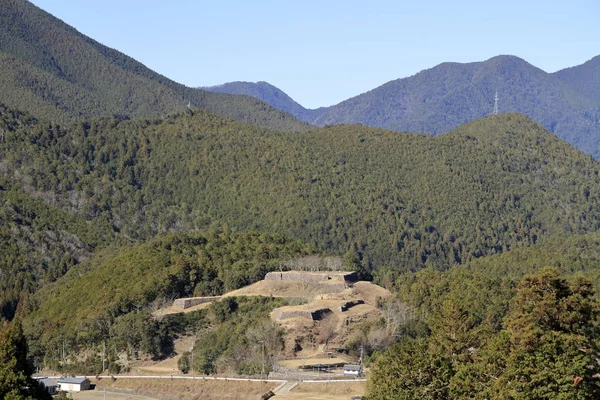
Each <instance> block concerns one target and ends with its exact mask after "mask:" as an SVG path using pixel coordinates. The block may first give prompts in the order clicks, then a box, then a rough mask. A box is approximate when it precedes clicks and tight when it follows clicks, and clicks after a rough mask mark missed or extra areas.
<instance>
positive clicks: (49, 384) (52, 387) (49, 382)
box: [38, 378, 58, 395]
mask: <svg viewBox="0 0 600 400" xmlns="http://www.w3.org/2000/svg"><path fill="white" fill-rule="evenodd" d="M38 382H40V383H41V384H42V385H44V387H45V388H46V390H47V391H48V393H50V394H51V395H55V394H57V393H58V390H57V389H58V384H57V383H56V382H55V381H54V379H50V378H38Z"/></svg>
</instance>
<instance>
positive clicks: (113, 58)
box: [0, 0, 309, 131]
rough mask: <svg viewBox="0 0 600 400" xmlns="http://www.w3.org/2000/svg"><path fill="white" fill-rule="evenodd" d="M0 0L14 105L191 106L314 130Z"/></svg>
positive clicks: (85, 115) (0, 32) (154, 112)
mask: <svg viewBox="0 0 600 400" xmlns="http://www.w3.org/2000/svg"><path fill="white" fill-rule="evenodd" d="M0 5H1V7H0V62H1V63H2V70H3V74H2V76H1V77H0V102H1V103H4V104H6V105H9V106H11V107H13V108H17V109H20V110H25V111H28V112H30V113H31V114H33V115H34V116H36V117H40V118H44V119H48V120H53V121H61V122H68V121H73V120H81V119H89V118H97V117H102V116H111V115H119V116H127V117H131V118H155V117H160V116H164V115H167V114H172V113H180V112H184V111H186V109H187V108H186V106H187V105H188V104H191V106H192V107H193V108H197V109H198V108H199V109H205V110H208V111H211V112H214V113H216V114H218V115H221V116H222V117H225V118H231V119H234V120H238V121H243V122H245V123H249V124H254V125H257V126H262V127H266V128H270V129H279V130H285V131H298V130H306V129H309V127H308V125H307V124H306V123H303V122H300V121H298V120H296V119H295V118H293V117H292V116H290V115H288V114H286V113H284V112H282V111H280V110H277V109H275V108H274V107H272V106H270V105H268V104H266V103H263V102H261V101H259V100H257V99H255V98H251V97H248V96H235V95H227V94H215V93H210V92H207V91H203V90H200V89H194V88H189V87H186V86H184V85H181V84H179V83H176V82H174V81H172V80H170V79H168V78H166V77H165V76H163V75H160V74H158V73H156V72H154V71H152V70H150V69H149V68H147V67H146V66H145V65H143V64H141V63H139V62H138V61H136V60H134V59H133V58H131V57H129V56H127V55H125V54H123V53H121V52H119V51H117V50H114V49H111V48H109V47H107V46H104V45H102V44H100V43H99V42H97V41H95V40H94V39H92V38H90V37H88V36H86V35H83V34H81V33H79V32H78V31H77V30H76V29H75V28H73V27H71V26H69V25H68V24H66V23H64V22H63V21H61V20H60V19H58V18H56V17H54V16H52V15H51V14H49V13H47V12H45V11H43V10H42V9H40V8H38V7H37V6H35V5H33V4H32V3H29V2H27V1H25V0H1V1H0Z"/></svg>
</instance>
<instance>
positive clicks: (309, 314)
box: [278, 308, 332, 321]
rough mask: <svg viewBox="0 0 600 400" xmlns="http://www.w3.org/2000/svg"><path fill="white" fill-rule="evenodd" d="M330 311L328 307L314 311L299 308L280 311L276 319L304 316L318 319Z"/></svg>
mask: <svg viewBox="0 0 600 400" xmlns="http://www.w3.org/2000/svg"><path fill="white" fill-rule="evenodd" d="M331 312H332V311H331V310H330V309H329V308H322V309H319V310H315V311H301V310H296V311H280V312H279V316H278V319H280V320H281V319H288V318H304V319H310V320H312V321H318V320H320V319H323V318H324V317H325V316H326V315H327V314H329V313H331Z"/></svg>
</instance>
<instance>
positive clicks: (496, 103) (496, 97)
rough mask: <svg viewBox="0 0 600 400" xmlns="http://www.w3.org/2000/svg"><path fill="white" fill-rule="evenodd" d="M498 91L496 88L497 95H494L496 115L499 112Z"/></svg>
mask: <svg viewBox="0 0 600 400" xmlns="http://www.w3.org/2000/svg"><path fill="white" fill-rule="evenodd" d="M498 100H500V99H499V98H498V91H497V90H496V96H495V97H494V115H496V114H498Z"/></svg>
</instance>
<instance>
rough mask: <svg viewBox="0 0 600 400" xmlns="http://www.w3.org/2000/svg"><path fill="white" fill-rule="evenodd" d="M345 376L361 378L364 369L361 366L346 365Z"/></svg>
mask: <svg viewBox="0 0 600 400" xmlns="http://www.w3.org/2000/svg"><path fill="white" fill-rule="evenodd" d="M344 375H350V376H361V375H362V368H361V367H360V365H353V364H346V365H344Z"/></svg>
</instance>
